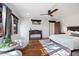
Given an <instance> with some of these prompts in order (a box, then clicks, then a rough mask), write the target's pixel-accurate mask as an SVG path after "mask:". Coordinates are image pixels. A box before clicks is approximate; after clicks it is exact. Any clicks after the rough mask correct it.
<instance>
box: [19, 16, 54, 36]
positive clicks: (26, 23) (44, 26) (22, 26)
mask: <svg viewBox="0 0 79 59" xmlns="http://www.w3.org/2000/svg"><path fill="white" fill-rule="evenodd" d="M35 19H36V18H35ZM37 19H41V20H42V21H41V24H40V25H32V22H31V18H22V19H21V20H20V21H19V33H20V34H21V35H27V31H29V30H30V28H31V29H36V30H42V34H43V37H48V36H49V22H48V21H49V20H53V19H52V18H44V17H42V18H37Z"/></svg>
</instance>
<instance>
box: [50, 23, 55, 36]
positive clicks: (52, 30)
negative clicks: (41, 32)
mask: <svg viewBox="0 0 79 59" xmlns="http://www.w3.org/2000/svg"><path fill="white" fill-rule="evenodd" d="M54 26H55V23H53V22H49V35H52V34H54V31H55V30H54Z"/></svg>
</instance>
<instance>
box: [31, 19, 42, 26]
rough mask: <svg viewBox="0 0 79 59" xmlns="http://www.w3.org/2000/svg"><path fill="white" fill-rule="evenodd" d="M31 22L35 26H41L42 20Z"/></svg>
mask: <svg viewBox="0 0 79 59" xmlns="http://www.w3.org/2000/svg"><path fill="white" fill-rule="evenodd" d="M31 21H32V24H33V25H40V24H41V20H37V19H31Z"/></svg>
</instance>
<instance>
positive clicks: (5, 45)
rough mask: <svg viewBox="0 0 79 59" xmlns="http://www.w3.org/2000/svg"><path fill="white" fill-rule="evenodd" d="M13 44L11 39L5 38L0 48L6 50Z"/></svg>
mask: <svg viewBox="0 0 79 59" xmlns="http://www.w3.org/2000/svg"><path fill="white" fill-rule="evenodd" d="M10 43H11V39H10V38H8V37H4V39H3V42H2V43H0V48H6V47H8V46H9V44H10Z"/></svg>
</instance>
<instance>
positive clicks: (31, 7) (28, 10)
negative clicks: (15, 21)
mask: <svg viewBox="0 0 79 59" xmlns="http://www.w3.org/2000/svg"><path fill="white" fill-rule="evenodd" d="M6 5H7V6H8V7H10V8H11V9H12V10H13V11H14V12H15V13H16V14H17V15H18V16H19V17H22V18H26V17H41V15H40V14H42V13H44V14H47V11H48V10H49V9H51V10H52V9H54V8H55V6H56V4H54V3H7V4H6Z"/></svg>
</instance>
